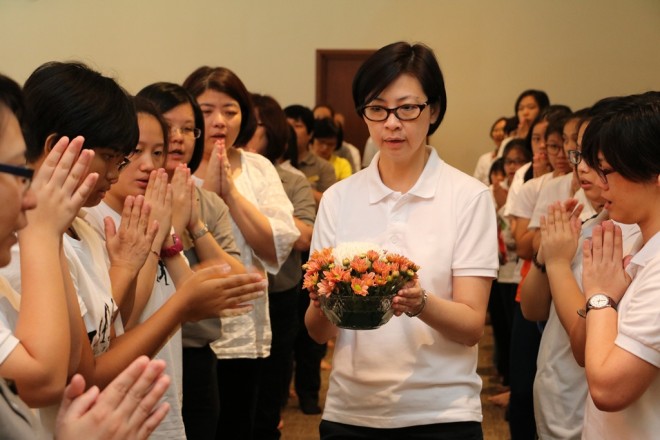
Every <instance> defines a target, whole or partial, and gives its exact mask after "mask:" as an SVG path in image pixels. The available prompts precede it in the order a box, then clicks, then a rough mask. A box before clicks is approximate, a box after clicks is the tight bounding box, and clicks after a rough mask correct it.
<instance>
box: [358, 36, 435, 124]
mask: <svg viewBox="0 0 660 440" xmlns="http://www.w3.org/2000/svg"><path fill="white" fill-rule="evenodd" d="M401 75H410V76H412V77H414V78H416V79H417V80H418V81H419V83H420V85H421V86H422V90H424V93H425V94H426V96H427V102H428V103H429V104H430V105H431V109H434V108H437V111H438V117H437V119H436V121H435V122H433V123H431V124H430V125H429V130H428V132H427V135H431V134H433V133H434V132H435V131H436V130H437V128H438V127H439V126H440V123H441V122H442V119H443V118H444V116H445V112H446V111H447V92H446V91H445V80H444V78H443V76H442V71H441V70H440V65H439V64H438V61H437V59H436V58H435V54H434V53H433V50H431V48H429V47H428V46H426V45H424V44H415V45H411V44H409V43H406V42H403V41H400V42H398V43H392V44H389V45H387V46H385V47H382V48H380V49H378V50H377V51H376V52H375V53H374V54H373V55H371V56H370V57H369V58H367V60H366V61H365V62H364V63H362V65H361V66H360V68H359V69H358V71H357V73H356V74H355V78H353V102H354V103H355V109H356V111H357V112H358V114H359V115H360V116H362V111H363V108H364V106H365V105H367V104H368V103H369V102H371V101H372V100H373V99H374V98H376V97H377V96H378V95H379V94H380V93H381V92H382V91H383V90H385V88H386V87H387V86H389V85H390V84H391V83H392V82H393V81H394V80H396V79H397V78H398V77H400V76H401ZM436 104H437V106H436Z"/></svg>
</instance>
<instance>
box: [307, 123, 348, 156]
mask: <svg viewBox="0 0 660 440" xmlns="http://www.w3.org/2000/svg"><path fill="white" fill-rule="evenodd" d="M330 138H335V139H336V140H337V142H336V145H335V150H336V149H338V148H339V147H341V144H342V142H344V133H343V131H342V129H341V127H340V126H338V125H337V124H335V121H333V120H332V119H330V118H323V119H317V120H316V121H314V137H313V138H312V141H313V140H314V139H330Z"/></svg>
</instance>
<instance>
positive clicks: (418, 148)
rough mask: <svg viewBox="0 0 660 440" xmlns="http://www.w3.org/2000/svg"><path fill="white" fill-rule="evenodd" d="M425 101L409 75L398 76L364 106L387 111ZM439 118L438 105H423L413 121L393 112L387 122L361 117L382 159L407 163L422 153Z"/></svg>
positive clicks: (425, 98)
mask: <svg viewBox="0 0 660 440" xmlns="http://www.w3.org/2000/svg"><path fill="white" fill-rule="evenodd" d="M427 100H428V97H427V96H426V93H424V90H423V89H422V85H421V84H420V83H419V80H418V79H417V78H415V77H414V76H411V75H407V74H404V75H401V76H399V77H398V78H396V79H395V80H394V81H392V82H391V83H390V84H389V85H388V86H387V87H386V88H385V89H384V90H383V91H382V92H381V93H380V94H379V95H378V96H377V97H376V98H374V99H373V100H372V101H371V102H367V103H366V104H367V105H378V106H383V107H387V108H394V107H399V106H401V105H404V104H424V103H425V102H426V101H427ZM437 118H438V108H437V105H435V106H431V105H428V106H426V107H425V108H424V109H423V110H422V112H421V114H420V115H419V117H418V118H417V119H414V120H412V121H401V120H399V119H398V118H397V117H396V115H395V114H394V113H393V112H392V113H390V115H389V116H388V117H387V119H386V120H384V121H381V122H374V121H370V120H368V119H367V118H364V121H365V122H366V123H367V127H368V128H369V134H370V135H371V138H372V139H373V141H374V142H375V143H376V145H378V147H379V149H380V155H381V156H380V157H381V160H383V159H384V160H391V161H394V162H402V161H403V162H406V161H408V160H409V159H410V158H412V157H414V156H415V155H418V154H422V155H423V154H425V153H424V148H423V147H424V146H425V145H426V135H427V134H428V131H429V126H430V125H431V123H433V122H435V121H436V120H437Z"/></svg>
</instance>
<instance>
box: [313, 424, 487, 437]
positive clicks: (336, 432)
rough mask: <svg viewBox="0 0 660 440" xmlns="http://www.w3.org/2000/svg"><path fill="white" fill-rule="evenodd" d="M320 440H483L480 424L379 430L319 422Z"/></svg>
mask: <svg viewBox="0 0 660 440" xmlns="http://www.w3.org/2000/svg"><path fill="white" fill-rule="evenodd" d="M319 433H320V434H321V440H438V439H441V440H483V438H484V436H483V432H482V429H481V423H479V422H456V423H434V424H432V425H419V426H407V427H405V428H394V429H380V428H366V427H364V426H353V425H345V424H343V423H336V422H329V421H327V420H321V425H320V426H319Z"/></svg>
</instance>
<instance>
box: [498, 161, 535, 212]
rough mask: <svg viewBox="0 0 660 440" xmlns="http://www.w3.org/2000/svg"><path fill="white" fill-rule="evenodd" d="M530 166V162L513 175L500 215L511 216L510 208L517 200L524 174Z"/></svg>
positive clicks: (523, 181)
mask: <svg viewBox="0 0 660 440" xmlns="http://www.w3.org/2000/svg"><path fill="white" fill-rule="evenodd" d="M531 166H532V163H531V162H527V163H526V164H525V165H523V166H521V167H520V168H518V171H516V174H514V175H513V180H512V181H511V186H510V187H509V193H508V194H507V196H506V203H505V204H504V211H503V212H502V215H504V216H505V217H509V216H510V215H511V208H512V207H513V204H514V203H515V202H516V199H517V198H518V193H519V192H520V188H522V186H523V183H525V173H526V172H527V170H528V169H529V167H531Z"/></svg>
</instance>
